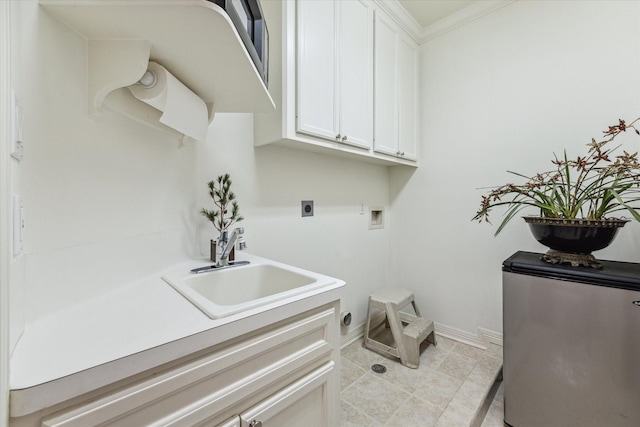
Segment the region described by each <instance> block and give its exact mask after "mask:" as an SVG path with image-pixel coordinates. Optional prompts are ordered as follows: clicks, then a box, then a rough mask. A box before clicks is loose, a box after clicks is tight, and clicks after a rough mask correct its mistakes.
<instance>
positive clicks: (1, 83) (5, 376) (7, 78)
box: [0, 0, 12, 427]
mask: <svg viewBox="0 0 640 427" xmlns="http://www.w3.org/2000/svg"><path fill="white" fill-rule="evenodd" d="M11 3H12V2H11V1H2V0H0V427H6V426H8V425H9V356H10V354H9V268H10V261H11V258H10V257H11V253H10V252H11V250H10V242H11V239H10V236H11V233H10V224H11V220H10V217H9V215H10V212H11V208H10V207H11V203H10V202H11V197H10V194H11V184H10V177H11V176H10V158H9V157H10V156H9V151H10V148H9V147H10V144H9V138H10V133H11V127H10V124H11V123H10V121H11V119H10V110H9V104H10V89H11V73H10V70H11V37H10V36H11V25H10V23H11V19H10V16H11V13H10V12H11Z"/></svg>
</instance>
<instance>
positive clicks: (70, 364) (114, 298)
mask: <svg viewBox="0 0 640 427" xmlns="http://www.w3.org/2000/svg"><path fill="white" fill-rule="evenodd" d="M238 259H243V260H249V261H250V262H251V263H252V264H254V263H262V262H267V261H268V260H264V259H263V258H259V257H256V256H253V255H249V254H246V253H240V254H239V255H238ZM269 262H270V261H269ZM207 264H211V263H210V262H208V261H207V260H202V259H200V260H188V261H185V262H184V263H181V264H179V265H174V266H172V267H171V268H170V269H168V270H175V269H184V271H185V273H188V271H189V270H191V269H192V268H196V267H202V266H204V265H207ZM162 274H163V272H159V273H158V274H157V275H154V276H152V277H148V278H147V279H145V280H142V281H139V282H137V283H133V284H131V285H127V286H122V287H119V288H117V289H114V290H113V291H111V292H108V293H106V294H103V295H101V296H99V297H97V298H95V299H92V300H88V301H86V302H84V303H82V304H79V305H76V306H74V307H72V308H70V309H67V310H65V311H63V312H58V313H56V314H55V315H54V316H50V317H47V318H42V319H38V320H37V321H35V322H33V323H30V324H29V325H28V326H27V328H26V330H25V332H24V334H23V336H22V337H21V339H20V341H19V342H18V345H17V346H16V349H15V351H14V353H13V355H12V358H11V369H10V388H11V394H10V399H11V416H12V417H19V416H23V415H26V414H29V413H32V412H35V411H38V410H41V409H43V408H46V407H49V406H52V405H54V404H56V403H60V402H63V401H65V400H68V399H70V398H73V397H77V396H80V395H82V394H84V393H87V392H89V391H92V390H95V389H98V388H100V387H102V386H105V385H108V384H110V383H113V382H115V381H118V380H121V379H124V378H127V377H129V376H131V375H135V374H137V373H140V372H143V371H145V370H148V369H151V368H153V367H156V366H159V365H161V364H163V363H167V362H170V361H172V360H176V359H179V358H180V357H183V356H186V355H189V354H191V353H193V352H196V351H198V350H201V349H204V348H207V347H210V346H212V345H215V344H218V343H221V342H223V341H226V340H227V339H230V338H233V337H235V336H237V335H239V334H243V333H247V332H250V331H252V330H255V329H256V328H258V327H260V326H263V325H266V324H269V323H273V322H276V321H279V320H282V319H285V318H287V317H290V316H292V315H294V314H297V313H301V312H303V311H306V310H309V309H311V308H313V307H316V306H319V305H322V304H326V303H328V302H331V301H335V300H337V299H339V288H341V287H342V286H344V282H343V281H341V280H337V279H336V280H334V281H332V284H331V285H329V286H327V287H324V288H322V289H316V290H312V291H309V292H306V293H303V294H300V295H298V296H295V297H291V298H287V299H284V300H281V301H279V302H274V303H271V304H267V305H264V306H262V307H257V308H254V309H250V310H247V311H245V312H242V313H238V314H235V315H232V316H229V317H225V318H222V319H215V320H214V319H210V318H209V317H208V316H206V315H205V314H204V313H202V311H200V310H199V309H198V308H197V307H195V306H194V305H193V304H192V303H190V302H189V301H188V300H187V299H186V298H184V297H183V296H182V295H180V294H179V293H178V292H177V291H176V290H174V289H173V288H172V287H171V286H170V285H169V284H167V283H166V282H165V281H164V280H162V278H161V276H162ZM312 297H313V298H312Z"/></svg>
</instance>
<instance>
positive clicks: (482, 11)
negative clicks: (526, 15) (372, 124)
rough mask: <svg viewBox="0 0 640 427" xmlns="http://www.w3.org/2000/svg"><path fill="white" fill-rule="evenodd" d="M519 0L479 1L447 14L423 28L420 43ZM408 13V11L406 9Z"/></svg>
mask: <svg viewBox="0 0 640 427" xmlns="http://www.w3.org/2000/svg"><path fill="white" fill-rule="evenodd" d="M515 1H517V0H484V1H478V2H476V3H474V4H472V5H471V6H468V7H466V8H464V9H462V10H460V11H458V12H456V13H454V14H452V15H449V16H447V17H446V18H443V19H441V20H439V21H438V22H434V23H433V24H431V25H429V26H426V27H424V28H423V29H422V32H421V34H420V37H419V39H418V42H419V43H424V42H427V41H429V40H433V39H435V38H436V37H440V36H441V35H443V34H445V33H448V32H449V31H452V30H455V29H456V28H460V27H462V26H463V25H466V24H468V23H470V22H472V21H475V20H476V19H478V18H481V17H483V16H485V15H488V14H490V13H492V12H495V11H496V10H498V9H502V8H503V7H505V6H509V5H510V4H513V3H514V2H515ZM405 13H406V11H405Z"/></svg>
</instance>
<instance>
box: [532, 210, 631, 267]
mask: <svg viewBox="0 0 640 427" xmlns="http://www.w3.org/2000/svg"><path fill="white" fill-rule="evenodd" d="M524 220H525V221H526V222H527V224H529V229H530V230H531V234H533V237H535V239H536V240H537V241H538V242H540V243H541V244H543V245H545V246H546V247H548V248H549V249H550V251H549V252H547V253H546V254H545V256H544V257H543V259H544V260H545V261H547V262H551V263H554V264H558V263H560V264H564V263H567V264H571V265H572V266H579V265H586V266H590V267H595V268H601V265H600V263H598V262H597V260H596V259H595V257H594V256H593V255H591V252H593V251H597V250H600V249H604V248H606V247H607V246H609V244H611V242H613V239H614V238H615V237H616V234H617V233H618V229H619V228H620V227H624V225H625V224H626V223H627V222H629V220H622V219H604V220H586V219H573V220H572V219H559V218H541V217H524Z"/></svg>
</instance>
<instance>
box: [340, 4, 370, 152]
mask: <svg viewBox="0 0 640 427" xmlns="http://www.w3.org/2000/svg"><path fill="white" fill-rule="evenodd" d="M337 4H338V27H339V32H338V40H339V45H340V55H339V69H340V73H339V80H338V82H339V100H340V102H339V113H340V134H341V135H342V137H341V139H340V141H341V142H343V143H346V144H350V145H355V146H358V147H363V148H371V144H372V139H373V10H372V8H371V3H365V2H364V1H361V0H355V1H339V2H337Z"/></svg>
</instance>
